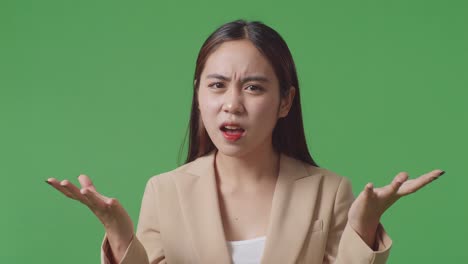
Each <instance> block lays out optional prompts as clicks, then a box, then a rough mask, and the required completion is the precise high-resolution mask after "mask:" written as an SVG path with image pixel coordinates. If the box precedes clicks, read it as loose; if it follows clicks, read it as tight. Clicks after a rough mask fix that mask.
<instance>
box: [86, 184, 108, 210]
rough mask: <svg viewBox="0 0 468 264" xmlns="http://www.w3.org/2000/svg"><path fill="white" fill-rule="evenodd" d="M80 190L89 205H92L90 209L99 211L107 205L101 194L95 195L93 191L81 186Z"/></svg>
mask: <svg viewBox="0 0 468 264" xmlns="http://www.w3.org/2000/svg"><path fill="white" fill-rule="evenodd" d="M80 192H81V194H83V195H84V196H85V197H86V198H87V199H88V203H89V206H90V207H92V209H96V210H99V211H101V210H103V209H105V208H106V207H107V206H108V205H107V204H106V202H105V201H104V200H103V199H101V197H102V196H99V195H97V193H96V192H95V191H93V190H91V189H88V188H83V189H81V190H80Z"/></svg>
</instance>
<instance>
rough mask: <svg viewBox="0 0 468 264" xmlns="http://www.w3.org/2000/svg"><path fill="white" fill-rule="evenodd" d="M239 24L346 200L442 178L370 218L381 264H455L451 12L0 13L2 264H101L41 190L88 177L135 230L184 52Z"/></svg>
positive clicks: (24, 9) (135, 8) (58, 204)
mask: <svg viewBox="0 0 468 264" xmlns="http://www.w3.org/2000/svg"><path fill="white" fill-rule="evenodd" d="M237 18H245V19H249V20H260V21H263V22H265V23H266V24H268V25H270V26H271V27H273V28H274V29H276V30H277V31H278V32H279V33H280V34H281V35H282V36H283V37H284V38H285V40H286V42H287V43H288V45H289V46H290V49H291V51H292V53H293V56H294V58H295V61H296V64H297V65H296V66H297V68H298V74H299V79H300V85H301V86H300V88H301V93H302V104H303V114H304V122H305V129H306V135H307V140H308V144H309V147H310V151H311V153H312V156H313V157H314V159H315V160H316V161H317V163H318V164H319V165H320V166H321V167H325V168H328V169H330V170H332V171H335V172H336V173H338V174H340V175H344V176H347V177H349V178H350V179H351V180H352V182H353V186H354V191H355V193H356V194H357V193H358V192H359V191H360V190H361V188H362V187H363V186H364V185H365V184H366V183H367V182H368V181H372V182H374V183H375V184H376V185H377V186H382V185H384V184H387V183H388V182H390V181H391V179H392V178H393V177H394V176H395V175H396V174H397V173H398V172H400V171H407V172H408V173H409V174H410V177H416V176H418V175H420V174H422V173H425V172H427V171H430V170H433V169H438V168H440V169H444V170H446V172H447V173H446V175H444V176H443V177H442V178H441V179H440V180H438V181H436V182H434V183H432V184H431V185H429V186H427V187H426V188H424V189H422V190H420V191H419V192H417V193H416V194H414V195H411V196H410V197H406V198H403V199H402V200H400V201H399V202H398V203H397V204H395V205H394V206H393V207H392V208H390V210H389V211H388V212H387V213H386V214H385V215H384V217H383V220H382V222H383V223H384V225H385V227H386V229H387V231H388V233H389V234H390V236H391V238H392V239H393V241H394V245H393V248H392V253H391V255H390V258H389V261H388V263H393V264H395V263H442V262H443V263H468V262H465V261H467V260H468V250H467V249H466V247H467V243H466V237H467V236H468V228H467V226H466V224H467V223H468V206H467V202H468V198H467V197H468V195H467V184H468V177H467V176H468V175H466V165H467V164H468V163H467V161H466V157H467V151H466V150H467V149H468V144H467V139H466V135H467V134H468V125H467V121H468V115H467V113H468V109H467V108H468V107H467V99H468V98H467V95H468V92H467V88H468V73H467V70H468V2H466V1H461V0H460V1H427V0H426V1H423V0H415V1H403V0H393V1H279V2H272V1H244V0H239V1H235V2H234V1H229V2H228V1H227V2H223V1H203V2H195V1H190V2H189V1H187V2H181V1H115V0H114V1H110V0H109V1H96V0H94V1H90V0H82V1H70V0H60V1H59V0H55V1H51V0H43V1H32V0H30V1H10V0H6V1H5V0H2V1H1V2H0V34H1V35H0V126H1V127H0V144H1V145H0V173H1V174H0V175H1V177H2V178H1V180H2V184H1V186H2V190H1V192H0V195H1V196H0V203H1V204H0V205H1V209H2V217H0V227H1V230H0V231H1V234H2V235H1V237H2V238H1V239H0V241H1V242H0V263H69V264H73V263H99V252H100V251H99V250H100V244H101V241H102V237H103V234H104V230H103V228H102V226H101V223H100V222H99V221H98V220H97V218H95V217H94V215H93V214H92V213H91V211H89V210H88V208H86V207H85V206H83V205H82V204H80V203H78V202H76V201H72V200H70V199H68V198H66V197H65V196H63V195H61V194H60V193H59V192H57V191H55V190H54V189H52V188H51V187H50V186H49V185H47V184H46V183H44V180H45V179H47V178H48V177H56V178H59V179H71V180H72V181H73V182H74V183H77V179H76V177H77V176H78V175H79V174H80V173H84V174H87V175H89V176H90V177H91V178H92V179H93V180H94V183H95V185H96V186H97V188H98V191H100V192H102V193H103V194H105V195H108V196H111V197H117V198H118V199H119V200H120V201H121V202H122V203H123V205H124V206H125V207H126V208H127V210H128V211H129V213H130V215H131V216H132V219H133V220H134V222H135V224H136V222H137V219H138V214H139V209H140V202H141V197H142V195H143V190H144V186H145V183H146V181H147V180H148V179H149V178H150V177H151V176H153V175H156V174H159V173H162V172H165V171H168V170H172V169H174V168H176V167H177V166H178V164H180V163H178V153H179V148H180V146H181V143H182V141H183V138H184V135H185V132H186V129H187V124H188V117H189V109H190V102H191V88H192V87H191V85H192V78H193V71H194V67H195V59H196V56H197V52H198V50H199V48H200V47H201V45H202V43H203V41H204V40H205V38H206V37H207V36H208V35H209V34H210V33H211V32H212V31H213V30H214V29H215V28H217V27H218V26H220V25H221V24H223V23H225V22H228V21H230V20H234V19H237ZM182 161H183V157H182V158H181V160H180V162H182Z"/></svg>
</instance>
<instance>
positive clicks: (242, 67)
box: [202, 39, 275, 78]
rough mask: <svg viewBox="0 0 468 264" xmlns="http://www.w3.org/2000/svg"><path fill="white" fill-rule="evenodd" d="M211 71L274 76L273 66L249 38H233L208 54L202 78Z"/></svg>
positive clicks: (239, 74) (229, 74) (227, 73)
mask: <svg viewBox="0 0 468 264" xmlns="http://www.w3.org/2000/svg"><path fill="white" fill-rule="evenodd" d="M211 73H218V74H223V75H227V76H245V75H249V74H263V75H265V76H268V77H270V78H275V74H274V70H273V67H272V66H271V64H270V62H269V61H268V60H267V59H266V58H265V56H264V55H263V54H262V53H261V52H260V51H259V50H258V49H257V48H256V47H255V46H254V44H253V43H252V42H250V41H249V40H245V39H243V40H233V41H226V42H224V43H222V44H221V45H220V46H219V47H218V48H217V49H216V50H215V51H214V52H213V53H211V54H210V55H209V56H208V59H207V60H206V63H205V67H204V70H203V72H202V78H204V77H205V76H206V75H208V74H211Z"/></svg>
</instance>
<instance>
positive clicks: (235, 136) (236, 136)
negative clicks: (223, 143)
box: [219, 122, 246, 142]
mask: <svg viewBox="0 0 468 264" xmlns="http://www.w3.org/2000/svg"><path fill="white" fill-rule="evenodd" d="M224 126H235V127H239V128H241V129H242V130H243V131H242V133H236V134H230V133H227V132H226V131H224V130H223V127H224ZM219 130H220V131H221V133H222V134H223V137H224V138H225V139H227V140H229V141H232V142H234V141H237V140H239V139H241V138H242V137H243V136H244V135H245V132H246V131H245V129H244V128H243V127H242V126H241V125H240V124H239V123H235V122H224V123H223V124H222V125H221V126H220V127H219Z"/></svg>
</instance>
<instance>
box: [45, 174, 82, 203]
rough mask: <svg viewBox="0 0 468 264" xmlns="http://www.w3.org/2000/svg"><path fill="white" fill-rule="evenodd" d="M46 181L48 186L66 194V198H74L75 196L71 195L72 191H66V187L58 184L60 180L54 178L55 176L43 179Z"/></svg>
mask: <svg viewBox="0 0 468 264" xmlns="http://www.w3.org/2000/svg"><path fill="white" fill-rule="evenodd" d="M45 182H46V183H48V184H49V185H50V186H52V187H54V188H55V189H57V190H58V191H59V192H61V193H62V194H64V195H65V196H67V197H68V198H72V199H75V197H74V196H73V194H72V193H70V191H68V190H67V189H66V188H64V187H63V186H61V185H60V182H59V181H58V180H57V179H55V178H49V179H47V180H46V181H45Z"/></svg>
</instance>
